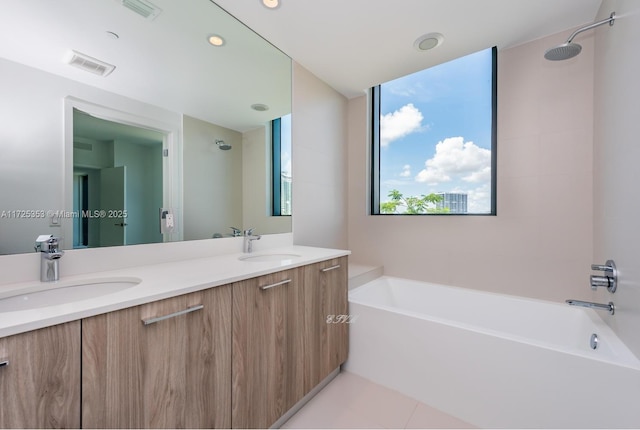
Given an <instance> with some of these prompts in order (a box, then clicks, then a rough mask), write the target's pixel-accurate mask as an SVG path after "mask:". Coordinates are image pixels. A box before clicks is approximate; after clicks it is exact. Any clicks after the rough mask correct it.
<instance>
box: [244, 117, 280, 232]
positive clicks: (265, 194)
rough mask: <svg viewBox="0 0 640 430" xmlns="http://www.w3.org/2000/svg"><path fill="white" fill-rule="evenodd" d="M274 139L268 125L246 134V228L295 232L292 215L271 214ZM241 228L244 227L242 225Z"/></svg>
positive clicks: (258, 230)
mask: <svg viewBox="0 0 640 430" xmlns="http://www.w3.org/2000/svg"><path fill="white" fill-rule="evenodd" d="M270 199H271V139H270V133H269V132H267V127H261V128H257V129H255V130H251V131H247V132H245V133H243V134H242V226H241V227H242V228H243V229H247V228H254V229H255V234H263V233H288V232H291V218H292V217H290V216H271V203H270V201H269V200H270ZM239 227H240V226H239Z"/></svg>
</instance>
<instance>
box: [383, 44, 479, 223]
mask: <svg viewBox="0 0 640 430" xmlns="http://www.w3.org/2000/svg"><path fill="white" fill-rule="evenodd" d="M491 56H492V52H491V49H487V50H484V51H480V52H477V53H475V54H471V55H468V56H466V57H462V58H459V59H457V60H454V61H451V62H448V63H444V64H441V65H438V66H435V67H432V68H429V69H426V70H423V71H421V72H418V73H415V74H412V75H409V76H405V77H403V78H399V79H396V80H394V81H390V82H387V83H385V84H382V86H381V97H380V103H381V118H380V123H381V127H380V128H381V151H380V200H381V201H386V200H388V198H387V194H388V193H389V191H390V190H392V189H397V190H399V191H400V192H402V193H403V194H404V195H405V196H409V195H412V196H419V195H421V194H429V193H432V192H444V191H448V192H466V193H468V202H469V212H475V213H488V212H490V210H491V206H490V190H491V152H490V150H491V76H492V70H491Z"/></svg>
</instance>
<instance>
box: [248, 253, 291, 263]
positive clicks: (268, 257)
mask: <svg viewBox="0 0 640 430" xmlns="http://www.w3.org/2000/svg"><path fill="white" fill-rule="evenodd" d="M298 257H302V256H301V255H300V254H287V253H278V254H275V253H274V254H256V255H251V254H249V255H243V256H242V257H238V260H241V261H247V262H249V263H264V262H273V261H280V262H284V261H289V260H292V259H294V258H298Z"/></svg>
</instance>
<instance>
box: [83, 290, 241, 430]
mask: <svg viewBox="0 0 640 430" xmlns="http://www.w3.org/2000/svg"><path fill="white" fill-rule="evenodd" d="M163 317H167V318H163ZM145 321H146V324H145ZM82 426H83V427H90V428H229V427H231V286H230V285H225V286H220V287H215V288H210V289H207V290H203V291H199V292H195V293H191V294H187V295H183V296H178V297H174V298H170V299H166V300H161V301H157V302H152V303H149V304H145V305H141V306H136V307H132V308H128V309H123V310H120V311H116V312H110V313H107V314H103V315H98V316H95V317H91V318H86V319H84V320H83V321H82Z"/></svg>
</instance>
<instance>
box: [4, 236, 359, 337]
mask: <svg viewBox="0 0 640 430" xmlns="http://www.w3.org/2000/svg"><path fill="white" fill-rule="evenodd" d="M260 254H297V255H300V257H293V258H291V259H286V260H283V261H272V262H255V261H252V262H248V261H241V260H239V257H241V256H246V255H247V254H242V253H236V254H227V255H220V256H215V257H206V258H198V259H192V260H184V261H176V262H171V263H162V264H153V265H147V266H139V267H131V268H126V269H120V270H110V271H105V272H95V273H90V274H83V275H76V276H68V277H62V278H61V279H60V281H59V282H55V283H42V282H22V283H15V284H6V285H2V286H0V298H7V297H11V296H15V295H19V294H24V292H25V291H33V290H38V289H39V290H43V289H45V290H46V289H55V288H60V287H64V286H68V285H77V284H81V283H83V281H91V280H96V279H102V278H110V279H113V278H139V279H141V282H140V283H139V284H137V285H135V286H133V287H130V288H127V289H124V290H121V291H118V292H114V293H111V294H107V295H102V296H99V297H95V298H91V299H86V300H80V301H73V300H74V299H73V297H72V295H71V294H70V297H69V302H68V303H64V304H61V305H56V306H47V307H41V308H37V309H29V310H24V311H12V312H0V337H6V336H10V335H13V334H18V333H23V332H26V331H30V330H35V329H39V328H43V327H48V326H52V325H55V324H60V323H64V322H69V321H74V320H78V319H81V318H86V317H90V316H94V315H99V314H102V313H105V312H111V311H115V310H119V309H124V308H128V307H131V306H137V305H140V304H144V303H149V302H153V301H156V300H161V299H166V298H169V297H174V296H178V295H182V294H187V293H191V292H194V291H199V290H203V289H206V288H211V287H216V286H220V285H225V284H229V283H231V282H236V281H241V280H244V279H249V278H254V277H256V276H261V275H266V274H268V273H274V272H279V271H281V270H286V269H291V268H295V267H299V266H304V265H307V264H311V263H317V262H319V261H324V260H328V259H332V258H337V257H342V256H345V255H349V254H350V251H345V250H337V249H327V248H313V247H306V246H287V247H283V248H274V249H269V250H266V251H264V252H256V253H255V255H260ZM62 264H64V262H62ZM61 294H65V292H63V291H61Z"/></svg>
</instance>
